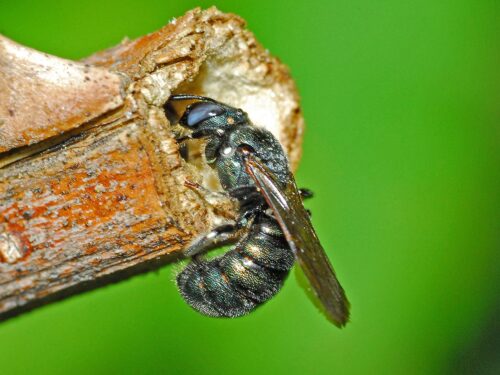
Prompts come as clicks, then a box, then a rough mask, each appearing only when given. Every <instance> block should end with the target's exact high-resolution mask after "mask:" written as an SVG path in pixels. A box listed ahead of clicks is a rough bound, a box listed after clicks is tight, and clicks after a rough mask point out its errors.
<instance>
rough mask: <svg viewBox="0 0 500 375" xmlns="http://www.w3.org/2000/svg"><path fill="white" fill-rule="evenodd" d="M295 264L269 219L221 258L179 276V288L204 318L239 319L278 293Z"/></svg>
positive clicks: (197, 264)
mask: <svg viewBox="0 0 500 375" xmlns="http://www.w3.org/2000/svg"><path fill="white" fill-rule="evenodd" d="M293 263H294V254H293V251H292V250H291V249H290V248H289V246H288V244H287V243H286V240H285V238H284V236H283V234H282V232H281V229H280V228H279V226H278V224H277V223H276V222H275V221H274V220H273V219H270V218H269V217H267V216H266V217H265V218H262V217H261V218H259V220H257V222H256V223H255V225H254V226H253V228H252V229H251V231H250V233H249V234H248V236H247V237H245V238H244V239H243V240H241V241H240V242H239V243H237V244H236V245H235V246H234V247H233V248H232V249H231V250H230V251H228V252H227V253H225V254H224V255H222V256H221V257H218V258H215V259H211V260H197V261H194V262H191V263H190V264H189V265H188V266H187V267H186V268H185V269H184V270H183V271H182V272H181V273H180V274H179V275H178V276H177V285H178V287H179V289H180V292H181V295H182V296H183V297H184V299H185V300H186V302H188V304H189V305H191V306H192V307H193V308H194V309H195V310H197V311H199V312H201V313H202V314H205V315H209V316H215V317H238V316H242V315H246V314H248V313H249V312H251V311H252V310H254V309H255V308H256V307H258V306H259V305H261V304H263V303H264V302H266V301H267V300H269V299H270V298H272V297H273V296H274V295H275V294H276V293H278V291H279V290H280V289H281V287H282V285H283V282H284V280H285V279H286V277H287V276H288V273H289V272H290V269H291V268H292V267H293Z"/></svg>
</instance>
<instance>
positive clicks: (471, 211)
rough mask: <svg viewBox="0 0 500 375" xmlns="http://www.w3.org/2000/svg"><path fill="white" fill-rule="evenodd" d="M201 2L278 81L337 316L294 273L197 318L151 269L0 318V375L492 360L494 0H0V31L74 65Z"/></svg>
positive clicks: (342, 370) (496, 345) (495, 306)
mask: <svg viewBox="0 0 500 375" xmlns="http://www.w3.org/2000/svg"><path fill="white" fill-rule="evenodd" d="M213 3H215V5H217V6H218V7H219V8H220V9H222V10H224V11H227V12H233V13H237V14H240V15H241V16H243V17H244V18H245V19H246V20H247V21H248V24H249V28H250V29H251V30H252V31H253V32H254V33H255V34H256V36H257V38H258V39H259V40H260V42H261V43H262V44H263V45H264V46H265V47H266V48H268V49H269V50H270V51H271V52H272V53H273V54H274V55H276V56H279V57H280V58H281V59H282V61H284V62H285V63H286V64H287V65H288V66H290V69H291V72H292V74H293V76H294V78H295V79H296V81H297V84H298V86H299V89H300V93H301V96H302V103H303V108H304V114H305V117H306V121H307V124H308V131H307V134H306V137H305V143H304V156H303V160H302V163H301V167H300V170H299V172H298V181H299V185H301V186H307V187H310V188H311V189H313V190H314V191H315V192H316V198H315V199H313V200H312V201H310V202H308V206H309V208H311V210H312V211H313V222H314V224H315V226H316V228H317V231H318V232H319V236H320V238H321V239H322V242H323V244H324V246H325V248H326V249H327V250H328V252H329V254H330V256H331V258H332V260H333V262H334V265H335V267H336V269H337V272H338V274H339V277H340V279H341V281H342V282H343V284H344V287H345V289H346V291H347V293H348V295H349V298H350V300H351V303H352V321H351V323H350V324H349V325H348V326H347V327H346V328H345V329H343V330H338V329H336V328H335V327H333V326H332V325H330V324H329V323H327V321H326V320H325V319H324V318H323V316H322V315H320V314H319V313H318V312H317V311H316V310H315V308H314V307H313V306H312V305H311V304H310V302H309V300H308V299H307V298H306V297H305V296H304V293H303V291H302V290H301V289H300V287H299V286H298V285H297V282H296V280H295V275H293V276H292V277H291V278H290V279H289V281H288V282H287V283H286V285H285V287H284V289H283V291H282V292H281V293H280V294H279V295H278V296H277V297H276V298H274V299H273V300H272V301H271V302H269V303H268V304H267V305H265V306H264V307H263V308H261V309H259V310H258V311H256V312H255V313H253V314H251V315H250V316H248V317H245V318H241V319H237V320H214V319H209V318H205V317H203V316H201V315H198V314H197V313H195V312H193V311H192V310H191V309H190V308H188V307H187V305H186V304H185V303H184V302H183V301H182V300H181V298H180V297H179V295H178V293H177V291H176V288H175V286H174V283H173V278H174V276H173V274H174V271H173V268H175V266H174V267H172V266H170V267H165V268H164V269H162V270H161V271H159V272H157V273H151V274H147V275H143V276H138V277H135V278H133V279H130V280H127V281H124V282H122V283H120V284H117V285H112V286H108V287H105V288H102V289H100V290H95V291H93V292H90V293H86V294H84V295H79V296H77V297H73V298H70V299H68V300H66V301H63V302H60V303H56V304H53V305H51V306H47V307H44V308H41V309H39V310H37V311H34V312H31V313H29V314H26V315H24V316H21V317H18V318H15V319H12V320H10V321H7V322H5V323H2V324H1V325H0V357H1V364H0V373H1V374H67V373H71V374H108V373H110V374H159V373H173V374H218V375H223V374H267V373H269V374H287V375H289V374H290V375H291V374H499V373H500V358H499V352H500V341H499V340H500V339H499V337H500V328H499V322H498V320H499V318H498V316H499V315H500V293H499V292H500V290H499V281H500V277H499V273H498V269H499V264H500V261H499V255H498V253H499V247H500V246H499V245H500V243H499V237H498V232H499V231H498V229H499V225H498V224H499V221H500V220H499V215H498V209H499V206H500V205H499V203H500V202H499V195H498V188H499V181H500V176H499V168H498V166H499V161H500V160H499V157H498V148H499V147H498V146H499V132H498V127H497V125H498V119H499V111H498V103H499V99H500V98H499V90H498V89H499V83H500V82H499V81H500V79H499V68H498V67H499V57H500V54H499V48H498V41H499V34H498V31H499V27H498V25H499V22H498V21H499V18H498V17H499V13H500V12H499V5H500V3H499V2H498V1H497V0H491V1H487V0H482V1H481V0H469V1H460V0H441V1H437V0H420V1H401V0H387V1H372V0H354V1H353V0H350V1H348V0H334V1H322V2H320V1H318V2H314V3H313V2H310V1H283V0H280V1H270V0H267V1H261V0H253V1H239V2H235V1H210V2H207V1H199V0H197V1H192V0H189V1H182V0H177V1H153V0H149V1H137V2H127V1H123V0H118V1H106V0H99V1H86V2H76V1H75V2H69V1H68V2H63V1H33V2H28V1H20V0H18V1H6V0H1V1H0V32H1V33H3V34H5V35H7V36H8V37H10V38H12V39H14V40H16V41H18V42H20V43H22V44H25V45H28V46H31V47H34V48H36V49H39V50H42V51H46V52H49V53H52V54H55V55H59V56H63V57H67V58H74V59H78V58H81V57H84V56H86V55H89V54H91V53H93V52H95V51H97V50H100V49H103V48H106V47H109V46H113V45H115V44H117V43H118V42H120V40H121V39H122V38H123V37H124V36H129V37H131V38H135V37H138V36H140V35H143V34H145V33H148V32H151V31H154V30H156V29H158V28H160V27H161V26H163V25H164V24H166V23H167V22H168V21H169V20H170V19H171V18H172V17H176V16H180V15H182V14H183V13H184V12H185V11H187V10H188V9H191V8H194V7H196V6H202V7H204V8H206V7H208V6H210V5H212V4H213Z"/></svg>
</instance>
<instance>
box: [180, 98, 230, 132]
mask: <svg viewBox="0 0 500 375" xmlns="http://www.w3.org/2000/svg"><path fill="white" fill-rule="evenodd" d="M223 112H224V109H223V108H222V107H221V106H219V105H217V104H215V103H207V102H199V103H195V104H192V105H191V106H190V107H189V108H188V110H187V111H186V113H185V114H184V116H183V118H182V119H181V122H182V123H183V124H184V125H186V126H189V127H195V126H197V125H198V124H199V123H201V122H203V121H205V120H207V119H209V118H210V117H214V116H218V115H220V114H222V113H223Z"/></svg>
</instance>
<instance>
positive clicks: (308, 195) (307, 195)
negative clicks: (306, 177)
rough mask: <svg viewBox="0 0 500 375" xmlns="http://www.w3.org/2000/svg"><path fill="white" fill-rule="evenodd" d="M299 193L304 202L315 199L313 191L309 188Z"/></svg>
mask: <svg viewBox="0 0 500 375" xmlns="http://www.w3.org/2000/svg"><path fill="white" fill-rule="evenodd" d="M299 193H300V196H301V197H302V200H304V199H308V198H312V197H314V193H313V192H312V190H309V189H307V188H301V189H299Z"/></svg>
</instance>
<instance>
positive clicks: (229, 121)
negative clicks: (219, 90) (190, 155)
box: [169, 94, 249, 135]
mask: <svg viewBox="0 0 500 375" xmlns="http://www.w3.org/2000/svg"><path fill="white" fill-rule="evenodd" d="M188 99H196V100H198V101H197V102H195V103H193V104H190V105H188V106H187V108H186V110H185V112H184V114H183V115H182V116H181V118H180V120H179V124H180V125H181V126H183V127H185V128H187V129H190V130H192V131H193V132H202V133H204V134H207V135H208V134H212V133H216V134H223V133H224V131H225V130H226V129H229V128H230V127H231V126H233V125H238V124H242V123H249V119H248V115H247V114H246V113H245V112H244V111H242V110H241V109H239V108H234V107H231V106H229V105H227V104H224V103H220V102H217V101H216V100H213V99H211V98H206V97H204V96H197V95H185V94H181V95H173V96H171V97H170V99H169V100H188Z"/></svg>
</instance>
